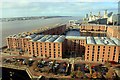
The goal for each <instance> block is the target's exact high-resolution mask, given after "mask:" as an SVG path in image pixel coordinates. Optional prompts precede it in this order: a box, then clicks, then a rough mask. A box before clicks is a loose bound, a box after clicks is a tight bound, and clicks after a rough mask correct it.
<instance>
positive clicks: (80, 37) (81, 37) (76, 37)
mask: <svg viewBox="0 0 120 80" xmlns="http://www.w3.org/2000/svg"><path fill="white" fill-rule="evenodd" d="M66 39H86V37H85V36H66Z"/></svg>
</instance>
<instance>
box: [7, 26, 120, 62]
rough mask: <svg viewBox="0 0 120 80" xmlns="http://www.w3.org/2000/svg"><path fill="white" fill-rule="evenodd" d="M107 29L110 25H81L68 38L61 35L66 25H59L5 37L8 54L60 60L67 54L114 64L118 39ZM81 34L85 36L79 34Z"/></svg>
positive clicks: (119, 54)
mask: <svg viewBox="0 0 120 80" xmlns="http://www.w3.org/2000/svg"><path fill="white" fill-rule="evenodd" d="M112 27H114V26H112ZM114 28H115V27H114ZM114 28H112V29H114ZM110 29H111V26H106V25H95V24H86V25H85V24H82V25H80V30H79V32H80V35H77V36H74V35H72V36H70V35H61V34H62V33H65V32H66V30H67V29H66V25H60V26H59V27H56V28H55V27H54V28H51V29H48V30H45V31H41V32H40V31H38V32H37V33H33V34H29V35H28V34H25V33H22V34H18V35H12V36H8V37H7V46H8V49H9V51H12V53H15V54H20V55H26V56H29V57H42V58H64V57H65V56H70V55H72V56H73V55H74V57H82V55H84V60H85V61H94V62H98V61H99V62H105V61H106V60H109V61H116V62H118V61H119V60H120V57H119V56H120V39H119V38H118V37H116V36H113V35H114V34H116V33H114V31H113V32H112V31H110ZM114 30H115V29H114ZM47 31H48V32H47ZM83 31H84V32H85V33H87V35H86V34H82V32H83ZM115 31H116V30H115ZM90 32H91V33H90ZM93 33H94V35H93ZM96 33H98V34H96ZM110 33H113V34H112V35H111V34H110ZM118 33H119V30H118ZM81 34H82V36H81Z"/></svg>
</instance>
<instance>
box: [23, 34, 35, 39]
mask: <svg viewBox="0 0 120 80" xmlns="http://www.w3.org/2000/svg"><path fill="white" fill-rule="evenodd" d="M36 36H37V35H36V34H31V35H29V36H26V37H25V38H31V39H33V38H35V37H36Z"/></svg>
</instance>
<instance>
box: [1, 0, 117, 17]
mask: <svg viewBox="0 0 120 80" xmlns="http://www.w3.org/2000/svg"><path fill="white" fill-rule="evenodd" d="M2 9H3V12H2V13H3V17H14V16H35V15H36V16H56V15H61V16H84V15H85V14H86V13H89V12H90V11H92V12H93V13H97V12H98V11H104V10H105V9H108V10H110V11H117V2H52V3H51V2H24V1H23V2H14V3H13V2H4V7H2Z"/></svg>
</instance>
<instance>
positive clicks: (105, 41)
mask: <svg viewBox="0 0 120 80" xmlns="http://www.w3.org/2000/svg"><path fill="white" fill-rule="evenodd" d="M87 44H97V45H118V46H120V40H119V39H117V38H107V37H90V36H89V37H87Z"/></svg>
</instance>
